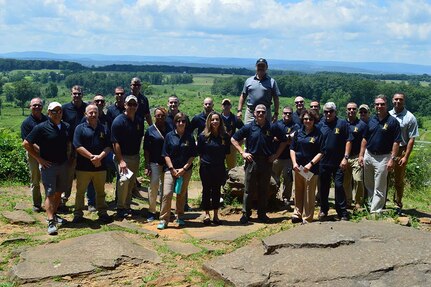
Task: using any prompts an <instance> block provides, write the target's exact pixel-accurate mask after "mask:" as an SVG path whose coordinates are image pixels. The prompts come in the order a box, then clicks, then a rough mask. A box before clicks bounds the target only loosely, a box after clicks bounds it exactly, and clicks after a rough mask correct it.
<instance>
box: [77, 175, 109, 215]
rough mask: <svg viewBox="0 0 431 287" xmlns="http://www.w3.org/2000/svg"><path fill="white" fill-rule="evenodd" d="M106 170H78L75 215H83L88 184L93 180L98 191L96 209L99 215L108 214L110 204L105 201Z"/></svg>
mask: <svg viewBox="0 0 431 287" xmlns="http://www.w3.org/2000/svg"><path fill="white" fill-rule="evenodd" d="M105 180H106V170H103V171H81V170H77V171H76V198H75V211H74V215H75V216H82V215H83V212H82V210H83V209H84V195H85V191H86V190H87V187H88V184H89V183H90V182H93V186H94V190H95V191H96V209H97V211H98V214H99V215H102V214H106V210H107V209H108V206H107V204H106V201H105V196H106V194H105Z"/></svg>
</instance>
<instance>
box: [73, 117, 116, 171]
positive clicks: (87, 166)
mask: <svg viewBox="0 0 431 287" xmlns="http://www.w3.org/2000/svg"><path fill="white" fill-rule="evenodd" d="M73 146H74V147H75V148H79V147H84V148H85V149H86V150H88V151H89V152H90V153H91V154H94V155H99V154H100V153H101V152H102V151H103V150H104V149H105V148H107V147H111V140H110V135H109V133H108V131H107V129H106V127H105V126H103V125H102V124H101V123H100V122H99V123H97V126H96V128H95V129H93V128H92V127H91V126H90V125H89V124H88V122H84V123H82V124H79V125H78V126H77V127H76V129H75V133H74V135H73ZM76 169H77V170H82V171H101V170H106V164H105V160H102V165H101V166H100V167H95V166H94V165H93V164H92V163H91V160H89V159H88V158H86V157H83V156H82V155H80V154H79V153H77V157H76Z"/></svg>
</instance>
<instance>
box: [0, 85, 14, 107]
mask: <svg viewBox="0 0 431 287" xmlns="http://www.w3.org/2000/svg"><path fill="white" fill-rule="evenodd" d="M14 95H15V87H14V86H13V84H11V83H6V84H4V85H3V96H4V97H5V98H6V102H13V100H14Z"/></svg>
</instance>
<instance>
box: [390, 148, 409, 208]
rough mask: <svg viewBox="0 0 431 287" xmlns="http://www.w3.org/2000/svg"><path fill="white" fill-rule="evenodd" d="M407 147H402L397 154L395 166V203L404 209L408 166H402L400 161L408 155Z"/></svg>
mask: <svg viewBox="0 0 431 287" xmlns="http://www.w3.org/2000/svg"><path fill="white" fill-rule="evenodd" d="M406 148H407V147H406V146H402V147H401V146H400V148H399V150H398V154H397V158H396V159H395V165H394V172H393V177H394V188H395V193H394V203H395V205H396V206H397V207H399V208H402V207H403V202H402V200H403V194H404V185H405V181H404V178H405V175H406V168H407V165H404V166H400V165H399V164H398V162H399V160H400V159H401V158H402V157H403V156H404V155H405V154H406Z"/></svg>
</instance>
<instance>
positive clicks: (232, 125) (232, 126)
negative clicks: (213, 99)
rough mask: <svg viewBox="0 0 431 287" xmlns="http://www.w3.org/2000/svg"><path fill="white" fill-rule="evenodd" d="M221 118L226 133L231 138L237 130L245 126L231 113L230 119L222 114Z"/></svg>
mask: <svg viewBox="0 0 431 287" xmlns="http://www.w3.org/2000/svg"><path fill="white" fill-rule="evenodd" d="M221 118H222V119H223V123H224V126H225V128H226V132H227V133H228V134H230V135H231V136H232V135H233V134H234V133H235V132H236V130H237V129H240V128H242V127H243V126H244V123H243V122H242V121H240V120H238V118H237V117H236V115H234V114H232V113H230V115H229V116H228V117H226V116H224V115H223V114H221Z"/></svg>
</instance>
